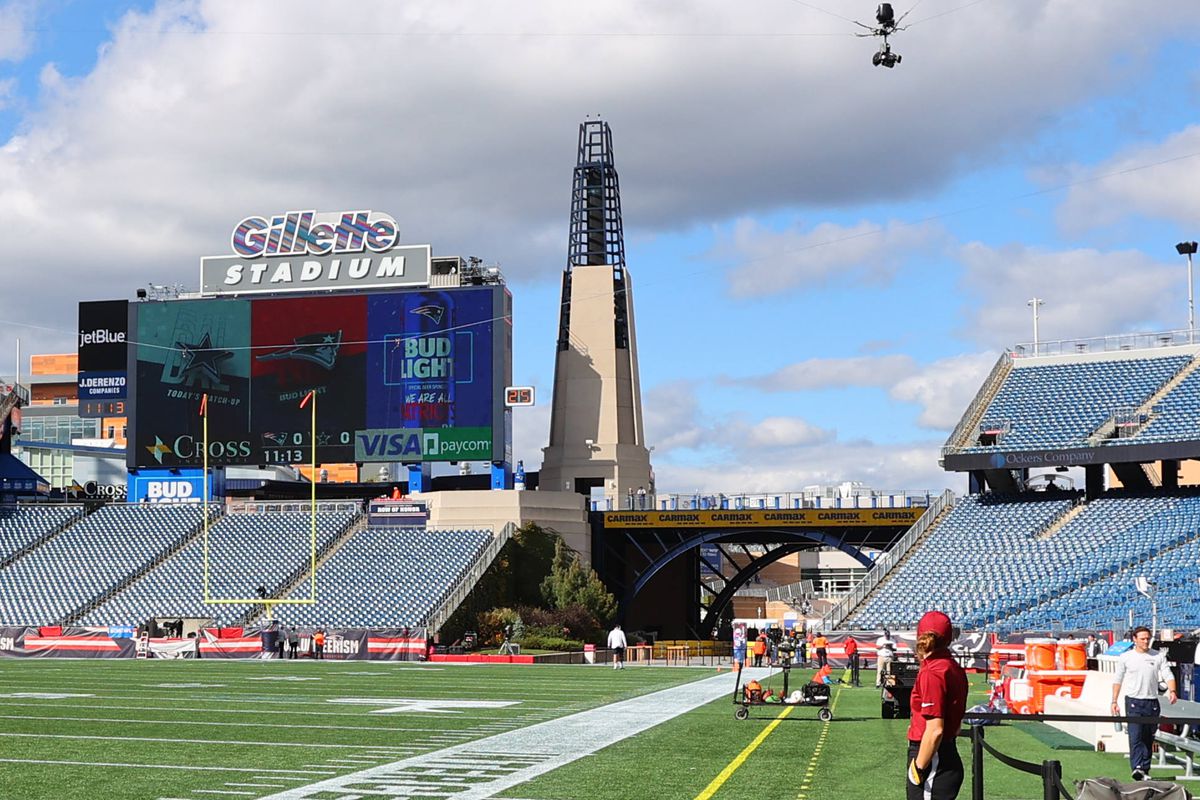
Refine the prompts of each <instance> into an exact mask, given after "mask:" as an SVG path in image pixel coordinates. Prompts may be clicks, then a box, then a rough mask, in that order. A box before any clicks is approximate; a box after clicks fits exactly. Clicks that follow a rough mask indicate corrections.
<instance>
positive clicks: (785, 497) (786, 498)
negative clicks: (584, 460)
mask: <svg viewBox="0 0 1200 800" xmlns="http://www.w3.org/2000/svg"><path fill="white" fill-rule="evenodd" d="M931 498H932V493H931V492H930V491H929V490H928V489H896V490H884V489H868V488H865V487H864V488H862V489H850V490H848V491H847V493H846V494H835V495H833V496H826V495H824V494H818V493H814V492H812V491H807V492H806V491H803V490H802V491H798V492H741V493H734V494H729V493H725V492H719V493H711V492H703V493H702V492H696V493H693V494H682V493H676V494H658V495H655V496H654V497H653V498H652V499H651V503H650V504H649V505H647V506H645V507H644V509H645V510H647V511H654V510H658V511H685V510H686V511H692V510H700V511H756V510H771V511H775V510H796V509H804V508H924V507H926V506H928V505H929V502H930V499H931ZM655 502H657V506H655V505H654V503H655ZM634 504H635V505H634V506H633V508H634V509H635V510H640V509H637V505H636V504H637V497H636V496H635V498H634ZM592 510H593V511H597V510H604V509H592ZM609 510H612V509H609ZM621 510H626V509H625V508H622V509H621Z"/></svg>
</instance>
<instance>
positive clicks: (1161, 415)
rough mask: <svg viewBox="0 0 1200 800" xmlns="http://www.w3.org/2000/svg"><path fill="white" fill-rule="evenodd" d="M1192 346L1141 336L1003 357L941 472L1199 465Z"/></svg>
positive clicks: (945, 452)
mask: <svg viewBox="0 0 1200 800" xmlns="http://www.w3.org/2000/svg"><path fill="white" fill-rule="evenodd" d="M1192 338H1193V337H1192V335H1190V334H1189V332H1188V331H1182V332H1171V333H1163V334H1141V335H1129V336H1116V337H1106V338H1103V339H1087V340H1072V341H1068V342H1053V343H1047V344H1043V345H1039V346H1038V347H1036V348H1031V347H1030V346H1027V345H1026V346H1019V347H1016V348H1014V349H1013V350H1011V351H1009V352H1006V353H1005V354H1004V355H1002V356H1001V357H1000V359H999V360H998V361H997V362H996V365H995V367H993V369H992V372H991V374H990V375H989V376H988V377H987V379H986V380H985V381H984V383H983V385H982V386H981V387H980V389H979V391H978V393H977V394H976V396H975V398H974V400H973V401H972V402H971V404H970V405H969V406H968V408H967V410H966V411H965V412H964V414H963V416H962V418H961V419H960V421H959V423H958V425H957V427H956V428H955V429H954V432H953V433H952V434H951V435H950V437H949V439H948V440H947V441H946V444H945V446H944V447H943V448H942V459H941V464H942V466H943V467H944V468H945V469H946V470H948V471H977V470H978V471H985V472H998V471H1005V470H1024V469H1029V468H1044V467H1072V466H1085V467H1086V466H1098V465H1104V464H1111V465H1114V468H1115V465H1118V464H1135V465H1142V464H1148V463H1151V462H1158V461H1162V462H1178V461H1180V460H1184V459H1192V458H1200V345H1197V344H1195V343H1192V341H1191V339H1192ZM1139 469H1140V468H1139ZM1150 483H1153V481H1151V482H1150ZM1127 485H1129V484H1128V483H1127ZM993 488H1002V487H997V486H994V487H993Z"/></svg>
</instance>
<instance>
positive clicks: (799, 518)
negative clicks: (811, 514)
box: [763, 511, 808, 522]
mask: <svg viewBox="0 0 1200 800" xmlns="http://www.w3.org/2000/svg"><path fill="white" fill-rule="evenodd" d="M807 519H808V517H807V516H806V515H805V514H804V512H802V511H768V512H767V513H766V514H763V521H764V522H804V521H806V520H807Z"/></svg>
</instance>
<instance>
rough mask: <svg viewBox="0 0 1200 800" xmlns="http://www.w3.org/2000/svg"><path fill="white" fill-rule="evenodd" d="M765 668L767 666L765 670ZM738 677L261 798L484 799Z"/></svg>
mask: <svg viewBox="0 0 1200 800" xmlns="http://www.w3.org/2000/svg"><path fill="white" fill-rule="evenodd" d="M762 672H763V673H764V674H765V673H766V671H765V670H762ZM733 681H734V676H732V675H730V674H729V673H725V674H722V675H717V676H715V677H711V678H707V679H705V680H701V681H697V682H695V683H689V684H684V685H682V686H676V687H673V688H670V689H663V690H661V691H657V692H653V693H651V694H647V695H643V696H641V697H636V698H633V699H631V700H623V701H620V702H617V703H612V704H610V705H607V706H603V707H600V708H596V709H592V710H590V711H582V712H579V713H576V714H572V715H570V716H566V717H561V718H559V719H553V720H549V721H547V722H541V723H538V724H536V725H532V726H530V727H527V728H521V729H520V730H515V731H509V732H507V733H500V734H497V735H495V736H490V737H487V738H485V739H479V740H476V741H474V742H470V743H467V744H461V745H456V746H453V747H448V748H446V749H443V750H438V751H435V752H432V753H426V754H424V755H418V756H413V757H411V758H407V759H404V760H402V761H397V762H395V763H392V764H385V765H383V766H379V767H372V768H370V769H365V770H361V771H359V772H354V773H351V774H349V775H339V776H337V777H336V778H330V779H328V780H323V781H320V782H318V783H314V784H311V785H309V786H300V787H296V788H292V789H287V790H284V791H283V792H279V793H277V794H272V795H269V796H268V797H266V798H263V800H303V799H304V798H320V800H354V799H355V798H363V797H376V796H386V797H391V798H412V797H420V798H425V799H426V800H437V799H438V798H453V799H454V800H483V798H489V797H494V796H495V795H496V794H497V793H498V792H501V791H503V790H505V789H508V788H510V787H513V786H517V785H519V784H522V783H525V782H527V781H530V780H532V779H533V778H536V777H537V776H539V775H542V774H544V773H546V772H549V771H551V770H553V769H557V768H558V767H561V766H563V765H564V764H569V763H571V762H572V761H575V760H576V759H578V758H582V757H583V756H586V755H590V754H591V753H595V752H596V751H598V750H600V749H602V748H604V747H608V746H609V745H611V744H614V743H616V742H619V741H621V740H623V739H627V738H629V737H631V736H636V735H637V734H639V733H641V732H643V731H645V730H648V729H650V728H652V727H654V726H656V725H659V724H661V723H663V722H666V721H668V720H670V719H673V718H675V717H677V716H679V715H681V714H684V713H686V712H688V711H691V710H692V709H694V708H697V707H699V706H702V705H705V704H706V703H709V702H712V701H713V700H716V699H718V698H720V697H723V696H726V695H731V694H732V691H733Z"/></svg>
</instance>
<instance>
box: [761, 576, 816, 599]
mask: <svg viewBox="0 0 1200 800" xmlns="http://www.w3.org/2000/svg"><path fill="white" fill-rule="evenodd" d="M815 594H816V586H815V585H814V584H813V582H812V581H811V580H804V581H796V582H795V583H789V584H788V585H786V586H777V587H774V588H771V589H767V600H769V601H772V602H776V603H788V602H791V601H793V600H811V599H813V597H814V596H815Z"/></svg>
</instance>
